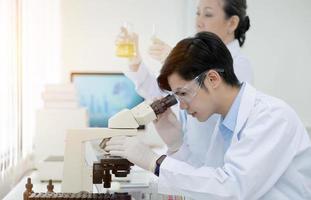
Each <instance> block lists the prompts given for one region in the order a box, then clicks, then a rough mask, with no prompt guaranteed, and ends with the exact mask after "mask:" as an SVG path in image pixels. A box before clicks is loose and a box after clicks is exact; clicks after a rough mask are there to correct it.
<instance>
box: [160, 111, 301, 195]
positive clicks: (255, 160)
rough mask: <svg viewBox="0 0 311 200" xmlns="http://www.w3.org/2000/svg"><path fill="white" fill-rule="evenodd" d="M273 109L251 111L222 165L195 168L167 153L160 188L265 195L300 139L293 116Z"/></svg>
mask: <svg viewBox="0 0 311 200" xmlns="http://www.w3.org/2000/svg"><path fill="white" fill-rule="evenodd" d="M272 110H273V111H271V112H267V111H266V109H263V108H262V109H257V111H256V112H254V113H252V114H251V115H252V117H250V118H249V119H248V122H247V124H245V127H243V129H242V132H241V133H240V136H241V138H240V140H239V141H238V142H237V143H235V144H232V145H231V146H230V147H229V149H228V151H227V153H226V155H225V158H224V165H223V166H222V167H218V168H212V167H208V166H202V167H199V168H196V167H194V166H192V165H190V164H187V163H186V162H182V161H178V160H176V159H174V158H170V157H167V158H166V159H165V160H164V161H163V162H162V165H161V168H160V176H159V183H158V184H159V192H160V193H167V194H182V195H185V196H188V197H191V198H194V199H258V198H260V197H261V196H263V195H264V194H265V193H266V192H267V191H269V189H271V187H272V186H273V185H274V184H275V183H276V182H277V180H278V179H279V178H280V177H281V175H282V174H283V173H284V171H285V170H286V169H287V168H288V166H289V164H290V162H291V161H292V159H293V157H294V155H295V153H296V152H295V149H296V146H297V143H298V139H297V138H298V137H296V136H295V135H297V134H295V126H293V125H292V124H293V123H292V121H293V120H294V119H289V116H290V115H289V114H288V113H284V112H283V111H279V110H278V109H272ZM275 110H276V111H275ZM280 110H284V109H280ZM280 116H281V117H280ZM286 117H287V118H286Z"/></svg>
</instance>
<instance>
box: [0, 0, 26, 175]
mask: <svg viewBox="0 0 311 200" xmlns="http://www.w3.org/2000/svg"><path fill="white" fill-rule="evenodd" d="M18 5H19V4H18V1H3V0H2V1H0V97H1V98H0V173H1V175H2V176H3V173H4V172H5V170H6V169H7V168H9V167H11V166H14V165H15V164H16V163H17V160H18V155H19V152H20V151H21V68H20V60H21V58H20V48H19V47H20V38H19V34H18V30H19V28H20V27H19V15H18Z"/></svg>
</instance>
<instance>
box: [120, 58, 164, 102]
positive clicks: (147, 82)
mask: <svg viewBox="0 0 311 200" xmlns="http://www.w3.org/2000/svg"><path fill="white" fill-rule="evenodd" d="M124 74H125V75H126V76H127V77H128V78H129V79H131V80H132V81H133V82H134V84H135V87H136V91H137V92H138V94H139V95H141V96H142V97H143V98H145V99H146V100H154V99H155V98H157V97H161V96H164V94H163V92H162V91H161V90H160V88H159V86H158V83H157V80H156V76H155V75H154V74H152V72H151V71H150V70H149V69H148V68H147V66H145V64H144V63H141V65H140V66H139V68H138V71H137V72H132V71H124Z"/></svg>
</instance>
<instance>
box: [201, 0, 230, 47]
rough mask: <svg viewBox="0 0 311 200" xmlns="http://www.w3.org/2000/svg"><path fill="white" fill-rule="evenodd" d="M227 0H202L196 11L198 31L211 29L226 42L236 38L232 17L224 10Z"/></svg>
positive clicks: (210, 30)
mask: <svg viewBox="0 0 311 200" xmlns="http://www.w3.org/2000/svg"><path fill="white" fill-rule="evenodd" d="M224 1H226V0H200V2H199V4H198V7H197V13H196V31H197V32H201V31H209V32H212V33H215V34H216V35H218V36H219V37H220V38H221V39H222V41H224V42H225V43H226V44H227V43H229V42H231V40H233V39H234V31H233V30H232V21H231V18H227V16H226V14H225V11H224Z"/></svg>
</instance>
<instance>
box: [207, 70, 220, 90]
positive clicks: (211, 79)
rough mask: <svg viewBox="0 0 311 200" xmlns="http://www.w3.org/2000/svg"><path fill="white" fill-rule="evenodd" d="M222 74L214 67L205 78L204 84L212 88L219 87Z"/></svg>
mask: <svg viewBox="0 0 311 200" xmlns="http://www.w3.org/2000/svg"><path fill="white" fill-rule="evenodd" d="M221 80H222V79H221V76H220V75H219V73H218V72H217V71H215V70H213V69H211V70H209V71H208V72H207V74H206V78H205V80H204V84H205V85H206V84H208V85H210V87H212V88H217V87H218V86H219V84H220V82H221Z"/></svg>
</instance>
